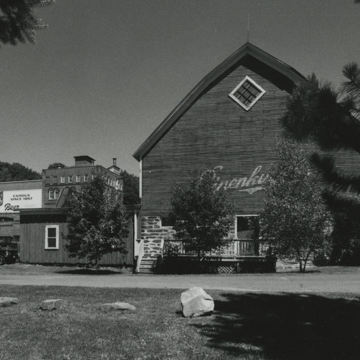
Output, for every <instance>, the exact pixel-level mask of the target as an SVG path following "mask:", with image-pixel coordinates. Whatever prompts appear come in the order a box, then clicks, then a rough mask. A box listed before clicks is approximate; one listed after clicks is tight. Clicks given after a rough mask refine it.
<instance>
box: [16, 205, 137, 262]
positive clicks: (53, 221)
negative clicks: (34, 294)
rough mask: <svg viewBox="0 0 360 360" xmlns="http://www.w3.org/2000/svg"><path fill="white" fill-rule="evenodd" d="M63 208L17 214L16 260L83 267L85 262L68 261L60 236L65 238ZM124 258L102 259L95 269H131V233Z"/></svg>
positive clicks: (79, 260) (116, 255) (106, 257)
mask: <svg viewBox="0 0 360 360" xmlns="http://www.w3.org/2000/svg"><path fill="white" fill-rule="evenodd" d="M67 233H68V228H67V223H66V213H65V209H64V208H53V209H27V210H20V239H21V240H20V260H21V261H22V262H25V263H32V264H86V262H87V261H86V259H78V258H70V257H69V254H68V252H67V251H66V250H65V247H64V245H65V241H64V239H63V237H62V234H65V235H66V234H67ZM126 249H127V250H128V253H127V254H122V253H120V252H116V251H115V252H113V253H111V254H107V255H104V256H103V258H102V259H101V261H100V262H99V265H107V266H110V265H111V266H132V265H133V263H134V229H133V226H132V227H131V228H130V233H129V236H128V238H127V239H126Z"/></svg>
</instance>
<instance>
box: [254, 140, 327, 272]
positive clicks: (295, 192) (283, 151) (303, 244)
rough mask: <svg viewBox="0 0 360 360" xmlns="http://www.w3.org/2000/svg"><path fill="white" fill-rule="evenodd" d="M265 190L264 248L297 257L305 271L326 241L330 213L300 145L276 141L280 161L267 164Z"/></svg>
mask: <svg viewBox="0 0 360 360" xmlns="http://www.w3.org/2000/svg"><path fill="white" fill-rule="evenodd" d="M264 189H265V193H266V199H265V207H264V210H263V211H262V212H261V214H260V232H261V237H262V241H263V243H264V244H265V248H268V249H272V251H273V252H274V255H276V256H278V257H279V258H284V259H295V260H297V261H298V262H299V263H300V271H301V272H305V269H306V263H307V261H308V260H309V257H310V256H311V255H314V254H316V252H318V251H323V250H324V248H325V247H326V246H327V244H328V243H327V241H328V233H327V232H326V231H327V230H329V228H331V215H330V212H329V211H328V210H327V208H326V205H325V203H324V201H323V198H322V190H323V185H322V183H321V179H320V177H319V175H318V174H317V172H316V170H315V169H314V167H313V166H311V164H310V162H309V160H308V155H307V153H306V151H305V150H304V149H303V148H302V147H301V146H300V145H299V144H297V143H295V142H293V141H281V142H280V143H279V162H278V163H277V164H276V165H272V166H271V167H270V170H269V177H268V179H267V180H266V182H265V184H264Z"/></svg>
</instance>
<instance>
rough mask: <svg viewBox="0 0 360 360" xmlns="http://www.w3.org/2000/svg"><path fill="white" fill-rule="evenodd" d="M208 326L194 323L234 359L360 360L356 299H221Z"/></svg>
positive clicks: (306, 296)
mask: <svg viewBox="0 0 360 360" xmlns="http://www.w3.org/2000/svg"><path fill="white" fill-rule="evenodd" d="M221 296H222V298H221V300H218V301H216V302H215V310H216V315H215V316H214V318H213V320H212V321H211V322H207V323H203V324H200V323H194V324H192V326H194V327H196V328H198V330H199V331H200V333H202V334H203V335H204V336H207V337H208V338H209V342H208V345H209V346H210V347H213V348H217V349H221V350H223V351H225V352H227V353H229V355H230V354H231V355H232V356H234V355H235V356H239V358H242V357H241V356H243V357H245V356H246V355H247V356H250V357H251V356H253V355H254V356H256V355H260V354H261V355H262V356H264V357H265V358H266V359H286V360H289V359H295V360H296V359H302V360H303V359H307V360H315V359H316V360H319V359H326V360H329V359H336V360H339V359H347V360H349V359H357V360H358V359H360V301H359V300H360V297H359V296H354V297H351V296H348V295H346V297H347V298H348V299H344V298H339V297H337V298H334V297H332V295H331V294H327V295H326V296H317V295H309V294H302V295H299V294H233V293H232V294H222V295H221Z"/></svg>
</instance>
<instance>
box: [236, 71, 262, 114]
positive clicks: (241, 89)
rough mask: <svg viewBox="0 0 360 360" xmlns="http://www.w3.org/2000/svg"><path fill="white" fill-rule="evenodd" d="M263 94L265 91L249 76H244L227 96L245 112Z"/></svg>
mask: <svg viewBox="0 0 360 360" xmlns="http://www.w3.org/2000/svg"><path fill="white" fill-rule="evenodd" d="M264 94H265V90H264V89H263V88H262V87H261V86H260V85H258V84H257V83H256V82H255V81H254V80H252V79H251V78H250V77H249V76H246V77H245V79H244V80H243V81H242V82H241V83H240V84H239V85H238V86H237V87H236V88H235V89H234V90H233V91H232V92H231V93H230V94H229V96H230V98H231V99H233V100H234V101H235V102H236V103H238V104H239V105H240V106H241V107H243V108H244V109H245V110H246V111H248V110H250V109H251V108H252V107H253V106H254V105H255V104H256V102H257V101H258V100H259V99H260V98H261V97H262V96H263V95H264Z"/></svg>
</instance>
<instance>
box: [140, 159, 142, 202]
mask: <svg viewBox="0 0 360 360" xmlns="http://www.w3.org/2000/svg"><path fill="white" fill-rule="evenodd" d="M139 198H140V199H141V198H142V159H141V160H140V161H139Z"/></svg>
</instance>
